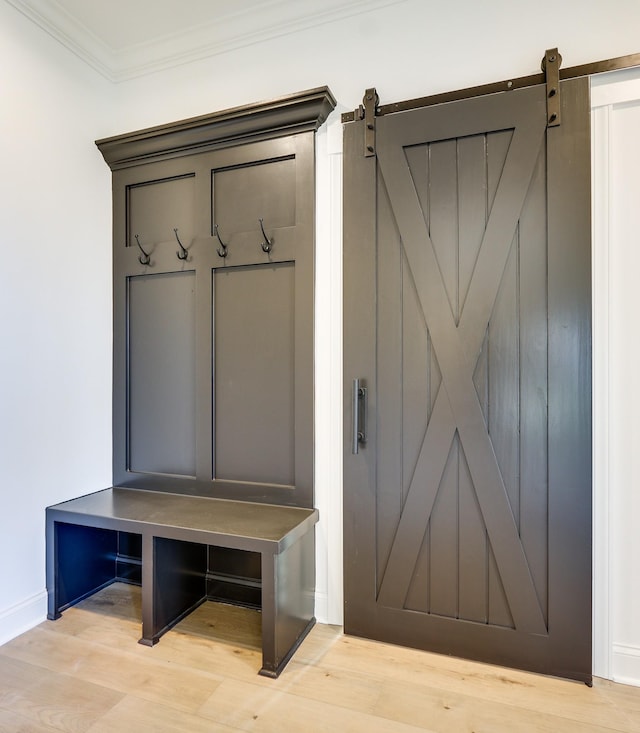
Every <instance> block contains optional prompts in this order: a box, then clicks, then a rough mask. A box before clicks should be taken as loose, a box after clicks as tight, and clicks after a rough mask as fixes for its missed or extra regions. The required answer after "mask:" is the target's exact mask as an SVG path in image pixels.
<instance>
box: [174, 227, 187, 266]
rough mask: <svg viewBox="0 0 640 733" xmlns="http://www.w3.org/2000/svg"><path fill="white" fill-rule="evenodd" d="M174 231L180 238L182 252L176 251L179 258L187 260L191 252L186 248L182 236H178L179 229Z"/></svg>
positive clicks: (177, 237)
mask: <svg viewBox="0 0 640 733" xmlns="http://www.w3.org/2000/svg"><path fill="white" fill-rule="evenodd" d="M173 232H174V234H175V235H176V239H177V240H178V244H179V245H180V250H181V251H180V252H176V254H177V255H178V259H179V260H186V259H187V257H188V256H189V252H187V250H186V249H185V248H184V245H183V244H182V242H181V241H180V237H179V236H178V230H177V229H174V230H173Z"/></svg>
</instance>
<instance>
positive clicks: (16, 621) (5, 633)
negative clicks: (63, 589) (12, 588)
mask: <svg viewBox="0 0 640 733" xmlns="http://www.w3.org/2000/svg"><path fill="white" fill-rule="evenodd" d="M46 618H47V591H46V590H43V591H42V592H40V593H37V594H36V595H35V596H32V597H31V598H27V599H26V600H24V601H22V602H21V603H17V604H16V605H15V606H11V607H10V608H7V609H6V610H4V611H0V646H1V645H2V644H6V643H7V642H8V641H11V639H15V637H16V636H20V634H23V633H24V632H25V631H29V629H32V628H33V627H34V626H37V625H38V624H39V623H42V622H43V621H44V620H45V619H46Z"/></svg>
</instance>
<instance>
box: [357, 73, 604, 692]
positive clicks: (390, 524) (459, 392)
mask: <svg viewBox="0 0 640 733" xmlns="http://www.w3.org/2000/svg"><path fill="white" fill-rule="evenodd" d="M363 127H364V122H354V123H351V124H348V125H347V126H346V127H345V241H344V248H345V433H346V435H345V485H344V494H345V500H344V503H345V539H344V548H345V631H346V632H347V633H352V634H356V635H362V636H366V637H371V638H376V639H381V640H385V641H389V642H394V643H400V644H404V645H409V646H414V647H418V648H424V649H430V650H433V651H437V652H443V653H451V654H456V655H459V656H464V657H468V658H474V659H481V660H485V661H490V662H495V663H501V664H506V665H510V666H516V667H521V668H525V669H532V670H537V671H542V672H546V673H552V674H557V675H561V676H567V677H572V678H576V679H583V680H585V681H589V680H590V678H591V422H590V421H591V401H590V395H591V373H590V369H591V357H590V353H591V352H590V315H591V313H590V309H591V305H590V303H591V301H590V287H591V285H590V283H591V281H590V223H589V222H590V198H589V197H590V183H589V181H590V160H589V117H588V86H587V82H586V80H584V79H582V80H575V81H568V82H563V84H562V125H560V126H559V127H552V128H549V129H547V127H546V103H545V89H544V87H531V88H528V89H523V90H518V91H513V92H509V93H503V94H495V95H491V96H486V97H481V98H476V99H469V100H464V101H459V102H453V103H449V104H443V105H439V106H434V107H428V108H423V109H419V110H414V111H410V112H403V113H397V114H391V115H387V116H384V117H381V118H379V119H378V120H377V133H376V135H377V156H376V157H375V158H374V157H371V158H365V157H363ZM354 378H358V379H360V380H362V382H361V383H363V384H364V385H365V386H366V387H367V400H368V416H367V426H366V428H367V440H366V443H362V444H360V450H359V452H358V453H357V454H353V453H352V431H353V429H354V426H353V423H352V410H351V408H350V405H351V404H352V394H351V390H352V380H353V379H354ZM363 413H364V411H361V417H362V418H364V414H363Z"/></svg>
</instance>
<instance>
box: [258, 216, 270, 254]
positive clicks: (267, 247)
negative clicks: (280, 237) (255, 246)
mask: <svg viewBox="0 0 640 733" xmlns="http://www.w3.org/2000/svg"><path fill="white" fill-rule="evenodd" d="M258 221H259V222H260V229H262V236H263V237H264V242H262V243H261V245H260V246H261V247H262V251H263V252H271V248H272V247H273V239H269V237H267V233H266V232H265V230H264V223H263V221H264V220H263V219H258Z"/></svg>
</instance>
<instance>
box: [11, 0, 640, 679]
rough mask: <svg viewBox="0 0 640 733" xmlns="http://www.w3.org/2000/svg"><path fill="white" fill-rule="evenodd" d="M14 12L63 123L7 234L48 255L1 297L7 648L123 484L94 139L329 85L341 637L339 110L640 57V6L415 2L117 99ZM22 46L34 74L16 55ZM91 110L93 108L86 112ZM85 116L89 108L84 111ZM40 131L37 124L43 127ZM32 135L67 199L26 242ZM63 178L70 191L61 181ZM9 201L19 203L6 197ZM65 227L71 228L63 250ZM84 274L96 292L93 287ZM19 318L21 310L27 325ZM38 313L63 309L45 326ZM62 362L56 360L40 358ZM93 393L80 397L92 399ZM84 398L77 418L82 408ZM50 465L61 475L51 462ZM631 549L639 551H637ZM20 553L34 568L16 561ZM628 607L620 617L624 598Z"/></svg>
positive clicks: (333, 485) (324, 406)
mask: <svg viewBox="0 0 640 733" xmlns="http://www.w3.org/2000/svg"><path fill="white" fill-rule="evenodd" d="M0 12H2V16H0V21H2V26H1V27H2V29H3V31H2V32H3V33H4V32H5V29H6V35H7V42H9V48H7V43H3V44H2V46H1V47H0V54H1V55H2V56H1V58H0V60H2V61H4V63H3V64H2V65H0V68H3V69H4V70H5V72H4V73H5V74H6V73H7V71H6V70H7V69H13V70H15V71H14V72H12V73H15V74H16V77H15V78H14V79H12V80H11V89H12V92H13V94H16V95H19V94H23V93H27V94H28V95H30V96H33V97H34V99H35V101H36V102H37V103H38V105H39V108H40V109H41V110H42V109H43V108H45V107H46V114H43V115H42V117H41V118H38V119H37V120H36V121H31V123H30V124H32V125H33V133H34V135H27V136H26V137H25V138H24V139H20V140H19V150H11V151H10V152H9V161H10V163H9V165H10V166H11V167H10V170H12V171H13V172H14V176H13V178H14V183H13V184H12V185H13V186H14V189H13V190H12V191H11V192H10V193H11V194H12V197H13V198H15V199H16V203H15V204H14V205H13V206H12V209H15V212H14V213H13V214H12V221H13V224H12V225H11V229H10V230H7V229H6V227H5V232H6V231H12V232H13V236H14V238H15V237H18V236H19V237H22V238H25V236H27V237H28V240H29V243H30V246H31V247H32V251H33V252H34V253H36V254H38V257H37V258H35V263H34V264H31V261H30V264H29V266H28V268H25V267H24V265H21V264H20V263H19V262H13V261H12V260H11V259H10V258H9V257H8V256H7V255H6V254H5V262H6V263H8V268H9V269H10V270H11V272H10V273H7V272H6V271H2V275H1V277H3V278H4V277H7V278H8V281H9V293H10V294H7V292H5V289H4V287H3V290H2V296H0V297H3V298H6V299H7V300H8V301H9V303H10V304H11V305H13V308H11V310H8V308H7V307H6V305H5V307H4V308H3V311H2V313H3V319H4V320H5V322H6V321H7V314H9V313H10V314H13V313H18V315H19V318H20V320H19V321H16V322H15V324H14V322H13V321H11V323H10V324H9V323H8V324H7V325H5V334H7V336H9V334H11V336H10V337H9V338H8V339H7V342H6V343H7V344H15V345H16V346H15V348H12V349H10V351H9V353H8V354H5V353H4V351H3V354H2V356H1V357H0V358H1V359H2V361H1V362H0V363H1V364H2V373H1V374H0V377H1V380H0V382H1V384H2V386H1V387H0V389H1V390H2V395H3V405H4V403H5V401H6V403H7V404H9V398H10V399H11V404H10V410H9V411H8V413H7V414H8V419H5V416H4V414H3V416H2V431H3V433H5V432H6V433H7V436H8V438H5V439H3V441H2V447H0V450H1V451H3V458H2V465H3V469H2V475H1V476H0V480H2V482H3V486H2V491H3V494H6V495H7V496H11V497H14V496H15V495H16V492H17V495H18V496H20V497H22V498H21V499H20V500H16V499H13V498H12V499H11V501H12V502H15V503H14V504H13V505H12V506H14V507H15V515H14V514H12V517H13V516H16V517H17V520H16V521H14V519H13V518H10V519H7V518H6V514H5V513H3V514H2V515H0V516H1V517H2V518H0V536H1V537H2V539H1V540H0V542H2V543H3V549H4V550H5V552H4V553H3V557H6V550H7V549H8V548H11V547H12V546H13V545H14V544H15V543H16V542H22V544H23V552H28V553H29V554H27V555H26V556H24V559H23V560H21V563H22V564H21V566H20V568H19V569H17V570H15V571H14V570H11V573H12V574H11V575H9V576H7V577H8V578H9V582H8V584H5V583H4V582H3V583H2V588H0V638H2V630H3V629H6V632H5V637H6V636H8V635H9V634H10V633H11V626H10V624H9V623H8V622H7V621H6V615H7V614H6V611H5V612H4V613H5V618H4V619H3V609H9V610H10V609H11V607H12V604H13V605H14V606H15V605H17V604H20V603H22V602H27V601H28V600H29V599H31V598H34V597H37V596H38V594H41V593H42V590H43V587H44V554H43V535H44V531H43V526H44V525H43V519H44V515H43V507H44V505H45V504H47V503H50V502H51V501H54V500H56V499H58V498H62V497H63V496H72V495H75V494H80V493H83V492H85V491H91V490H94V489H96V488H100V487H102V486H103V485H107V483H108V477H109V473H110V472H109V468H108V455H109V451H110V438H109V425H108V421H109V410H108V404H107V403H108V399H109V392H110V381H109V354H108V352H109V348H108V346H109V335H110V322H109V317H110V314H109V311H110V303H109V285H108V280H109V265H108V262H109V244H108V230H109V199H110V197H109V191H108V170H107V168H106V166H105V165H104V164H103V163H101V161H100V160H99V159H98V158H97V157H96V156H97V153H96V152H95V151H94V150H93V146H92V143H91V141H92V140H93V139H95V138H98V137H102V136H107V135H111V134H118V133H122V132H126V131H129V130H134V129H138V128H141V127H146V126H149V125H154V124H161V123H164V122H167V121H170V120H177V119H181V118H185V117H190V116H194V115H198V114H205V113H208V112H211V111H214V110H220V109H224V108H228V107H232V106H236V105H239V104H246V103H251V102H255V101H259V100H262V99H268V98H271V97H275V96H279V95H282V94H288V93H291V92H295V91H299V90H302V89H308V88H311V87H315V86H320V85H324V84H327V85H328V86H329V87H330V88H331V89H332V91H333V93H334V94H335V96H336V98H337V99H338V111H337V112H336V113H335V114H334V115H333V116H332V118H331V120H330V122H329V124H328V125H326V126H325V127H324V128H323V129H322V130H321V132H320V133H319V135H318V197H317V200H318V207H317V214H318V230H317V231H318V236H317V252H318V254H317V282H316V285H317V287H316V293H317V305H318V315H317V321H316V332H317V350H316V355H317V389H318V395H319V399H318V401H317V406H318V416H317V430H316V435H317V446H316V466H317V472H316V495H317V503H318V506H319V508H320V511H321V515H322V519H321V524H320V527H319V541H318V604H317V605H318V608H317V615H318V617H319V618H320V619H321V620H329V621H334V622H336V621H339V620H340V613H341V603H340V597H341V559H340V538H341V534H340V532H341V530H340V524H341V455H340V452H341V440H340V431H341V424H340V423H341V399H340V359H341V357H340V354H341V347H340V334H341V327H340V323H341V313H340V297H339V296H340V288H341V267H340V248H341V242H340V197H341V191H340V180H341V179H340V168H341V154H340V149H341V130H340V128H341V126H340V122H339V112H341V111H344V110H345V109H353V108H354V107H356V106H357V105H358V104H359V103H360V101H361V99H362V94H363V92H364V89H365V88H367V87H370V86H375V87H376V88H377V90H378V93H379V95H380V98H381V102H382V103H388V102H393V101H398V100H402V99H406V98H411V97H417V96H423V95H427V94H432V93H437V92H441V91H447V90H450V89H455V88H460V87H466V86H470V85H474V84H480V83H485V82H492V81H496V80H499V79H506V78H509V77H510V76H511V77H515V76H520V75H526V74H531V73H535V72H536V71H538V70H539V64H540V59H541V58H542V56H543V54H544V51H545V49H546V48H550V47H553V46H558V47H559V48H560V51H561V53H562V55H563V65H564V66H565V67H567V66H573V65H577V64H581V63H587V62H590V61H595V60H599V59H605V58H610V57H615V56H620V55H624V54H628V53H634V52H637V51H640V42H639V41H638V34H637V28H638V27H640V3H637V2H636V1H635V0H612V1H611V2H608V3H603V2H602V0H581V1H580V2H578V0H571V1H567V2H562V3H560V2H557V0H554V2H551V1H550V0H542V1H541V2H537V3H532V2H530V0H527V2H525V1H524V0H488V1H487V2H484V3H478V2H476V1H475V0H467V1H466V2H460V1H459V2H449V3H442V2H437V3H436V2H433V1H432V0H406V2H403V3H400V4H398V5H394V6H391V7H388V8H383V9H380V10H377V11H374V12H371V13H366V14H362V15H359V16H355V17H352V18H349V19H345V20H341V21H338V22H334V23H328V24H326V25H323V26H320V27H318V28H316V29H313V30H307V31H303V32H299V33H297V34H295V35H283V36H282V37H280V38H276V39H272V40H269V41H266V42H264V43H261V44H255V45H252V46H247V47H245V48H242V49H239V50H236V51H232V52H229V53H225V54H220V55H217V56H214V57H212V58H210V59H207V60H203V61H199V62H195V63H191V64H188V65H184V66H180V67H177V68H175V69H172V70H169V71H164V72H160V73H156V74H152V75H149V76H145V77H141V78H139V79H134V80H132V81H128V82H125V83H122V84H120V85H117V86H115V87H110V88H107V87H106V85H105V84H104V83H101V82H99V80H97V79H96V77H95V76H94V75H93V74H92V73H90V72H89V71H87V70H83V69H81V68H80V67H79V65H78V64H77V63H76V62H75V60H74V59H73V57H72V56H71V55H70V54H67V55H66V56H65V54H66V52H64V51H63V50H61V49H58V48H56V47H55V46H54V44H53V43H52V42H50V41H49V40H48V39H47V37H46V36H45V35H44V34H42V33H40V32H39V31H36V30H35V29H33V28H29V27H28V24H27V23H26V21H24V20H22V18H20V17H19V16H18V15H17V14H16V13H14V12H13V11H11V12H10V11H9V9H8V8H7V7H5V4H4V3H2V2H0ZM5 16H6V17H5ZM5 21H6V22H7V23H8V27H7V26H6V25H5ZM16 37H17V38H18V39H19V45H20V48H19V49H18V51H19V54H18V58H19V63H16V57H15V51H12V48H11V46H12V43H11V42H10V39H11V38H16ZM3 40H4V39H3ZM13 45H15V42H14V43H13ZM41 66H42V68H41ZM57 85H60V86H61V87H62V89H63V90H66V94H67V97H68V98H67V100H66V104H65V100H64V99H63V98H64V94H62V96H59V95H58V92H57V89H56V86H57ZM53 90H55V92H56V93H55V94H54V92H53ZM47 91H48V93H47ZM42 94H44V95H45V98H46V99H47V100H48V105H47V104H46V103H45V102H44V101H43V99H42V98H41V96H40V95H42ZM83 98H84V99H86V103H85V104H82V103H81V100H82V99H83ZM71 100H73V102H75V103H71V104H69V102H70V101H71ZM78 108H80V109H78ZM2 113H3V114H4V113H5V105H4V104H3V112H2ZM9 114H10V115H11V119H12V120H13V124H14V125H15V126H20V125H23V124H24V122H23V120H24V116H25V115H24V111H22V112H18V111H15V112H10V113H9ZM27 120H28V121H29V120H31V117H30V116H29V115H27ZM52 126H53V130H54V131H56V130H57V131H60V132H62V133H64V134H63V136H62V138H61V139H58V138H56V143H55V144H54V143H53V141H52V138H53V137H54V136H55V135H54V132H52ZM67 126H68V127H67ZM27 128H28V125H27ZM27 133H28V129H27ZM33 136H36V137H37V143H36V148H37V150H39V151H40V153H41V154H40V155H36V156H35V157H36V159H40V160H41V159H42V158H43V156H52V155H53V156H57V157H58V158H59V162H57V163H56V162H55V161H54V164H53V167H52V169H47V170H45V171H42V170H41V169H38V173H37V175H38V176H39V178H38V184H39V185H40V186H42V184H43V183H44V181H45V180H46V181H47V182H48V184H49V185H48V186H47V188H48V189H50V191H49V195H48V196H47V197H43V196H40V197H37V201H36V203H35V205H34V207H33V211H34V212H36V214H35V215H30V216H29V217H28V221H29V229H28V233H27V234H26V235H25V230H24V217H23V216H21V215H20V212H21V211H24V209H25V207H26V206H30V202H31V201H33V193H32V188H31V183H32V181H31V180H25V181H23V185H22V186H21V187H16V183H15V180H19V179H20V178H22V177H23V176H24V172H23V167H22V154H21V153H20V150H29V145H30V138H31V137H33ZM1 144H2V145H4V144H5V143H4V140H3V142H2V143H1ZM50 160H52V159H51V158H50ZM63 163H64V165H63ZM61 173H62V174H63V178H62V182H60V181H59V180H58V176H59V175H60V174H61ZM34 175H35V174H34ZM43 176H44V178H43ZM5 181H6V177H5ZM78 181H82V188H81V190H80V191H77V190H76V186H77V184H78ZM81 194H82V195H83V196H84V201H83V207H74V205H73V202H74V198H75V197H77V196H78V195H81ZM51 197H53V198H51ZM0 200H2V201H3V204H2V205H4V203H5V200H6V199H4V197H3V198H2V199H0ZM52 202H53V203H52ZM52 210H53V211H52ZM50 217H52V218H53V219H54V223H55V224H57V227H58V228H57V229H56V231H55V236H54V237H53V238H52V235H51V231H50V229H51V222H49V221H48V219H49V218H50ZM71 229H72V230H73V231H69V230H71ZM87 236H89V237H91V238H92V242H93V250H92V252H93V253H94V256H95V257H96V258H97V259H99V263H98V261H97V260H94V261H93V262H92V263H91V266H87V263H86V262H85V261H84V259H83V256H84V253H85V249H84V247H85V244H86V237H87ZM63 238H64V239H65V244H66V249H63V250H62V253H60V252H56V255H55V256H56V257H61V258H62V259H58V260H57V261H56V263H55V269H53V268H52V267H49V263H51V264H52V265H53V260H52V257H53V256H54V255H53V254H52V248H53V247H55V248H56V250H57V249H59V248H60V246H61V244H62V240H63ZM67 239H69V241H66V240H67ZM10 246H13V245H12V243H10V242H9V241H8V239H6V238H3V250H6V249H8V248H9V247H10ZM45 263H46V265H45ZM18 270H20V272H18ZM23 271H24V272H23ZM79 272H81V273H82V275H83V277H82V278H80V277H78V276H77V275H78V273H79ZM47 275H49V277H47ZM53 275H55V277H54V276H53ZM60 282H62V285H61V286H60V285H59V283H60ZM17 303H21V304H22V308H20V309H17V308H16V307H15V305H16V304H17ZM39 303H46V304H47V305H46V310H44V311H43V309H42V308H41V306H40V305H39ZM78 306H79V307H78ZM79 319H82V322H83V323H84V324H85V326H88V327H87V328H86V330H85V332H84V333H83V338H82V340H79V339H78V330H77V327H78V325H79V323H78V320H79ZM52 331H53V332H54V333H56V339H55V340H54V339H52V337H51V333H52ZM57 334H60V336H59V337H58V336H57ZM45 347H46V348H47V352H46V353H47V359H46V362H45V361H44V360H42V358H41V355H43V354H44V351H43V349H44V348H45ZM597 348H598V347H597ZM602 348H603V347H602ZM36 364H37V365H38V367H36V366H35V365H36ZM43 375H46V381H45V383H44V384H43V381H42V380H43ZM78 382H79V384H80V389H81V390H82V392H81V394H78V392H77V390H78V386H77V383H78ZM64 386H67V389H69V390H70V389H71V387H72V386H73V392H69V394H68V395H64V394H63V393H61V387H62V388H64ZM33 390H37V391H36V392H33ZM5 394H6V395H7V397H6V400H5V397H4V395H5ZM72 398H73V404H72V405H70V406H68V405H67V401H68V400H70V399H72ZM89 400H92V402H90V401H89ZM3 413H4V409H3ZM34 418H37V420H34ZM60 423H62V424H60ZM43 438H46V440H43ZM7 440H8V445H7ZM43 446H44V447H43ZM5 454H6V459H5V457H4V455H5ZM43 455H46V456H47V457H48V458H49V460H48V461H43V460H42V456H43ZM4 466H7V468H6V469H5V468H4ZM626 470H631V469H630V468H624V469H623V472H624V471H626ZM69 476H71V479H69ZM631 479H632V475H630V474H629V475H626V474H624V473H623V476H622V477H621V478H620V479H619V482H620V483H619V485H620V487H621V490H622V491H623V492H624V491H627V492H628V491H631V490H632V480H631ZM617 480H618V479H617ZM623 495H624V494H623ZM21 525H23V529H22V528H21ZM625 531H629V528H628V527H626V528H625ZM5 532H6V533H7V535H5ZM632 534H633V533H632ZM23 536H24V540H23V539H21V537H23ZM620 541H622V542H627V541H628V538H624V537H623V538H622V539H621V540H620ZM11 555H12V556H16V555H17V553H15V552H13V551H12V552H11ZM3 562H5V561H4V560H3ZM2 577H3V578H4V577H5V575H4V571H3V576H2ZM5 585H8V588H7V589H5ZM603 594H604V595H605V596H606V597H607V598H609V596H608V594H607V591H606V589H605V588H596V595H597V597H602V596H603ZM611 600H612V603H615V604H618V603H620V602H621V601H620V600H619V599H618V598H616V599H615V601H614V599H613V597H612V599H611ZM631 627H632V628H635V629H636V633H638V632H640V622H637V621H636V622H635V623H631ZM598 641H599V639H598ZM621 643H622V641H621ZM638 679H639V680H640V676H639V677H638Z"/></svg>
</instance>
